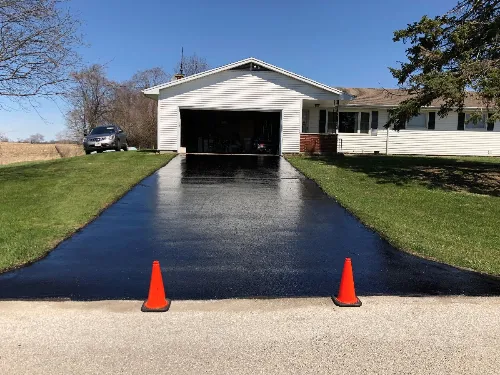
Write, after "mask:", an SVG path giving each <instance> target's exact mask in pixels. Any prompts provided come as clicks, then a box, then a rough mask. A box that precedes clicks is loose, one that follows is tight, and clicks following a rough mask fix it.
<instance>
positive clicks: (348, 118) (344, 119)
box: [339, 112, 358, 133]
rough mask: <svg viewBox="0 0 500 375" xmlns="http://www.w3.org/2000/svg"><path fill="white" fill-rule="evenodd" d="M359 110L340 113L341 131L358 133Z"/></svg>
mask: <svg viewBox="0 0 500 375" xmlns="http://www.w3.org/2000/svg"><path fill="white" fill-rule="evenodd" d="M357 127H358V112H340V113H339V133H357V131H358V129H357Z"/></svg>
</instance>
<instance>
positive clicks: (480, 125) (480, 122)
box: [465, 113, 486, 130]
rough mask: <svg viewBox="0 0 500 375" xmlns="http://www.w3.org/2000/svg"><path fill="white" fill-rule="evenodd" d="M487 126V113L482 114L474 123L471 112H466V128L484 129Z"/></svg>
mask: <svg viewBox="0 0 500 375" xmlns="http://www.w3.org/2000/svg"><path fill="white" fill-rule="evenodd" d="M485 128H486V115H485V114H484V115H482V116H481V118H480V119H479V120H478V121H477V122H476V123H475V124H474V123H473V122H472V121H471V115H470V113H466V114H465V129H466V130H483V129H485Z"/></svg>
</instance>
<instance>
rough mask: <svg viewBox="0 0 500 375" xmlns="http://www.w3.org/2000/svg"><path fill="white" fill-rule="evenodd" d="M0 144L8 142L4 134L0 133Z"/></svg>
mask: <svg viewBox="0 0 500 375" xmlns="http://www.w3.org/2000/svg"><path fill="white" fill-rule="evenodd" d="M0 142H9V138H8V137H7V136H6V135H5V134H4V133H0Z"/></svg>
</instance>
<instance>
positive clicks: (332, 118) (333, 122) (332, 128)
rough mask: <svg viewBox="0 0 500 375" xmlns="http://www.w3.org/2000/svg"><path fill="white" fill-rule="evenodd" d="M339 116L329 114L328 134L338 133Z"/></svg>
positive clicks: (334, 113) (335, 113)
mask: <svg viewBox="0 0 500 375" xmlns="http://www.w3.org/2000/svg"><path fill="white" fill-rule="evenodd" d="M337 116H338V115H337V112H328V133H335V132H336V129H337Z"/></svg>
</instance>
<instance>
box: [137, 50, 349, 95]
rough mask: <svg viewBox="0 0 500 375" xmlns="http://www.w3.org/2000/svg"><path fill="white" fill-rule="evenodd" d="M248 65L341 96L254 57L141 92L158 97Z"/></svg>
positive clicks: (333, 89)
mask: <svg viewBox="0 0 500 375" xmlns="http://www.w3.org/2000/svg"><path fill="white" fill-rule="evenodd" d="M249 63H253V64H257V65H260V66H261V67H263V68H265V69H268V70H271V71H274V72H277V73H280V74H283V75H285V76H288V77H291V78H294V79H296V80H298V81H302V82H305V83H308V84H310V85H312V86H316V87H318V88H320V89H323V90H326V91H329V92H332V93H334V94H339V95H341V94H342V90H339V89H337V88H335V87H330V86H327V85H324V84H322V83H319V82H316V81H313V80H312V79H309V78H306V77H303V76H301V75H298V74H295V73H292V72H289V71H288V70H285V69H282V68H280V67H277V66H274V65H271V64H269V63H266V62H265V61H262V60H259V59H256V58H254V57H249V58H247V59H244V60H240V61H236V62H234V63H231V64H227V65H224V66H221V67H218V68H215V69H210V70H207V71H205V72H202V73H198V74H194V75H192V76H189V77H185V78H181V79H178V80H175V81H170V82H166V83H163V84H161V85H157V86H153V87H150V88H148V89H145V90H143V91H142V92H143V93H144V94H145V95H148V96H155V95H159V94H160V90H162V89H165V88H168V87H173V86H177V85H181V84H183V83H186V82H190V81H194V80H195V79H198V78H202V77H206V76H209V75H212V74H216V73H220V72H223V71H226V70H230V69H234V68H237V67H239V66H242V65H245V64H249Z"/></svg>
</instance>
